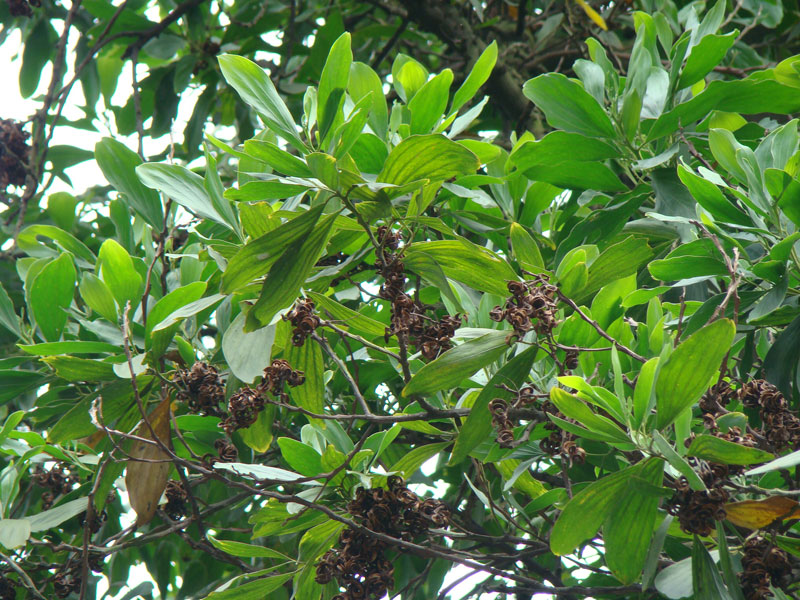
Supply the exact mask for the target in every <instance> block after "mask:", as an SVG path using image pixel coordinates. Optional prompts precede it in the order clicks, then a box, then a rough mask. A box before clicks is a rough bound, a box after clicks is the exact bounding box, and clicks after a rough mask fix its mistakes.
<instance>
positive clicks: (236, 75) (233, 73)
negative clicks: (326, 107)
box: [218, 54, 306, 152]
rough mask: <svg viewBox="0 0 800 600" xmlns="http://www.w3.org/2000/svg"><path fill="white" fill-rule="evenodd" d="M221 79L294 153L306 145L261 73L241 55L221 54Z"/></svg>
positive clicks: (276, 93) (273, 89) (276, 94)
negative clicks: (222, 78) (293, 148)
mask: <svg viewBox="0 0 800 600" xmlns="http://www.w3.org/2000/svg"><path fill="white" fill-rule="evenodd" d="M218 60H219V66H220V69H221V70H222V76H223V77H224V78H225V81H227V82H228V83H229V84H230V85H231V86H232V87H233V88H234V89H235V90H236V91H237V92H238V93H239V95H240V96H241V97H242V100H244V101H245V102H246V103H247V104H249V105H250V106H252V107H253V108H255V109H256V110H257V111H258V113H259V114H260V115H261V117H262V118H263V119H264V122H265V123H266V124H267V126H268V127H269V128H270V129H271V130H272V131H274V132H275V133H277V134H278V135H280V136H282V137H283V138H284V139H285V140H286V141H287V142H289V143H291V144H292V146H294V147H295V148H297V149H298V150H300V151H301V152H302V151H305V150H306V146H305V144H304V143H303V141H302V140H301V139H300V137H299V136H298V135H297V127H296V126H295V122H294V118H293V117H292V115H291V113H290V112H289V109H288V108H286V104H284V102H283V100H282V99H281V97H280V94H278V91H277V90H276V89H275V86H274V85H273V84H272V81H270V78H269V76H268V75H267V74H266V73H265V72H264V70H263V69H262V68H261V67H259V66H258V65H257V64H256V63H254V62H253V61H251V60H248V59H246V58H244V57H243V56H234V55H232V54H222V55H220V56H219V57H218Z"/></svg>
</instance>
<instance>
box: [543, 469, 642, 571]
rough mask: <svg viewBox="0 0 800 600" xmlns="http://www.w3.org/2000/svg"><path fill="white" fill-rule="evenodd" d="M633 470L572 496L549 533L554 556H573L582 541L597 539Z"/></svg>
mask: <svg viewBox="0 0 800 600" xmlns="http://www.w3.org/2000/svg"><path fill="white" fill-rule="evenodd" d="M633 469H634V467H629V468H627V469H624V470H622V471H617V472H616V473H613V474H611V475H607V476H605V477H603V478H602V479H598V480H597V481H594V482H592V483H590V484H589V485H588V486H586V487H585V488H584V489H582V490H581V491H580V492H578V493H577V494H575V496H573V497H572V500H570V501H569V502H568V503H567V505H566V506H565V507H564V510H562V511H561V514H560V515H559V516H558V520H557V521H556V522H555V525H553V529H552V531H551V532H550V549H551V550H552V551H553V552H554V553H555V554H558V555H560V556H564V555H566V554H571V553H572V551H573V550H575V548H577V547H578V546H579V545H580V544H581V543H582V542H584V541H586V540H588V539H590V538H592V537H594V535H595V534H596V533H597V532H598V530H599V529H600V526H601V525H602V524H603V521H605V520H606V517H607V516H608V515H609V514H611V512H612V511H613V509H614V506H615V505H616V504H617V502H618V501H619V495H620V494H621V493H622V492H623V491H624V490H625V489H626V487H627V485H628V480H629V479H630V477H631V476H632V475H633V474H634V471H633Z"/></svg>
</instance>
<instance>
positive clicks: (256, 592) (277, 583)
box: [205, 536, 294, 600]
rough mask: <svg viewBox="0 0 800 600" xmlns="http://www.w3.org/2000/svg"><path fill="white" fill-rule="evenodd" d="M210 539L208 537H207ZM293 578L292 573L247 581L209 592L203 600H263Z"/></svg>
mask: <svg viewBox="0 0 800 600" xmlns="http://www.w3.org/2000/svg"><path fill="white" fill-rule="evenodd" d="M209 537H210V536H209ZM293 576H294V573H284V574H282V575H271V576H269V577H264V578H262V579H256V580H255V581H248V582H247V583H244V584H242V585H239V586H236V587H235V588H228V589H226V590H224V591H221V592H211V593H210V594H209V595H208V596H206V597H205V600H263V599H264V598H267V597H268V595H269V594H270V593H272V592H274V591H275V590H277V589H278V588H280V587H282V586H283V584H285V583H286V582H287V581H289V580H290V579H291V578H292V577H293Z"/></svg>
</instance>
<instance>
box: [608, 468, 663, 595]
mask: <svg viewBox="0 0 800 600" xmlns="http://www.w3.org/2000/svg"><path fill="white" fill-rule="evenodd" d="M634 469H635V470H636V472H635V474H632V475H631V479H629V480H628V485H627V489H626V490H625V492H624V493H623V494H622V495H621V498H619V499H618V501H617V502H616V503H615V504H614V507H613V509H612V511H611V514H609V515H608V517H607V518H606V521H605V524H604V525H603V543H604V545H605V548H606V552H605V557H606V564H607V565H608V567H609V569H611V572H612V573H614V576H615V577H616V578H617V579H619V580H620V581H621V582H622V583H624V584H627V583H632V582H633V581H636V580H637V579H638V578H639V576H640V575H641V573H642V568H643V567H644V562H645V559H646V558H647V550H648V548H649V547H650V539H651V538H652V537H653V525H654V523H655V519H656V515H657V513H658V502H659V497H658V496H657V495H655V494H653V493H650V492H649V490H646V489H642V487H643V486H642V485H641V484H639V485H637V481H639V482H643V483H644V484H645V487H649V486H652V487H657V486H660V485H661V482H662V480H663V477H664V472H663V471H664V462H663V461H661V460H659V459H653V458H651V459H648V460H646V461H644V462H643V463H639V464H637V465H636V466H635V467H634Z"/></svg>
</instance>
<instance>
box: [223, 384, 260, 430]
mask: <svg viewBox="0 0 800 600" xmlns="http://www.w3.org/2000/svg"><path fill="white" fill-rule="evenodd" d="M262 410H264V397H263V396H262V395H261V393H260V392H259V391H258V390H254V389H252V388H249V387H243V388H242V389H240V390H239V391H237V392H236V393H235V394H233V395H232V396H231V397H230V399H229V400H228V416H227V417H226V418H225V419H224V420H223V421H222V422H221V423H220V424H219V425H220V427H222V428H223V429H224V430H225V433H227V434H228V435H230V434H232V433H233V432H234V431H236V430H237V429H246V428H247V427H250V425H252V424H253V423H255V422H256V419H258V413H260V412H261V411H262Z"/></svg>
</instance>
